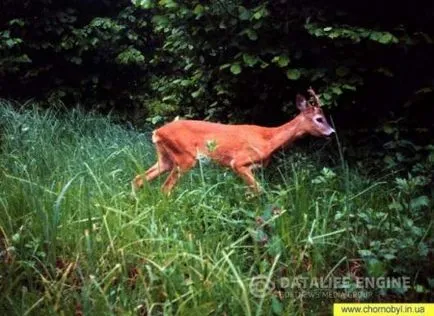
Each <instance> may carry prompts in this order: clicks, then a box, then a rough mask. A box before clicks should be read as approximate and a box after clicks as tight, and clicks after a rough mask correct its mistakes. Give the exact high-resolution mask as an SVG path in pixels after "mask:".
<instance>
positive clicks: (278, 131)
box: [269, 115, 306, 151]
mask: <svg viewBox="0 0 434 316" xmlns="http://www.w3.org/2000/svg"><path fill="white" fill-rule="evenodd" d="M305 134H306V131H305V129H304V128H303V118H302V117H301V116H300V115H298V116H296V117H295V118H294V119H293V120H291V121H289V122H288V123H286V124H283V125H281V126H278V127H275V128H272V129H271V133H270V135H271V137H270V139H269V144H270V147H271V149H272V151H275V150H277V149H279V148H280V147H283V146H286V145H288V144H291V143H293V142H294V141H295V140H297V139H298V138H301V137H303V136H304V135H305Z"/></svg>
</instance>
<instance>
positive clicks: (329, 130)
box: [324, 127, 336, 136]
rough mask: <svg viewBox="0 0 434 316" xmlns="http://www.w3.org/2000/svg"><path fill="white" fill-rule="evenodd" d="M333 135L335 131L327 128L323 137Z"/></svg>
mask: <svg viewBox="0 0 434 316" xmlns="http://www.w3.org/2000/svg"><path fill="white" fill-rule="evenodd" d="M334 133H336V131H335V130H334V129H333V128H331V127H329V128H328V129H327V131H326V132H325V133H324V134H325V136H331V135H333V134H334Z"/></svg>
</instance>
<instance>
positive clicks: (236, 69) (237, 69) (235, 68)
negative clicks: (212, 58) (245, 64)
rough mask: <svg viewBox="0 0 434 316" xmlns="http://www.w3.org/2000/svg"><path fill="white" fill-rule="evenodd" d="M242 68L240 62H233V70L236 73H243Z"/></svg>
mask: <svg viewBox="0 0 434 316" xmlns="http://www.w3.org/2000/svg"><path fill="white" fill-rule="evenodd" d="M241 70H242V68H241V65H240V64H238V63H237V64H233V65H232V66H231V72H232V73H233V74H234V75H238V74H240V73H241Z"/></svg>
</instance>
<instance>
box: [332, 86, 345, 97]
mask: <svg viewBox="0 0 434 316" xmlns="http://www.w3.org/2000/svg"><path fill="white" fill-rule="evenodd" d="M332 91H333V93H334V94H337V95H341V94H342V93H343V92H342V89H341V88H340V87H333V88H332Z"/></svg>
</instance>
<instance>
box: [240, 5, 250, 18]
mask: <svg viewBox="0 0 434 316" xmlns="http://www.w3.org/2000/svg"><path fill="white" fill-rule="evenodd" d="M238 17H239V18H240V20H243V21H245V20H248V19H250V11H249V10H247V9H246V8H245V7H243V6H242V5H240V6H239V7H238Z"/></svg>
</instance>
